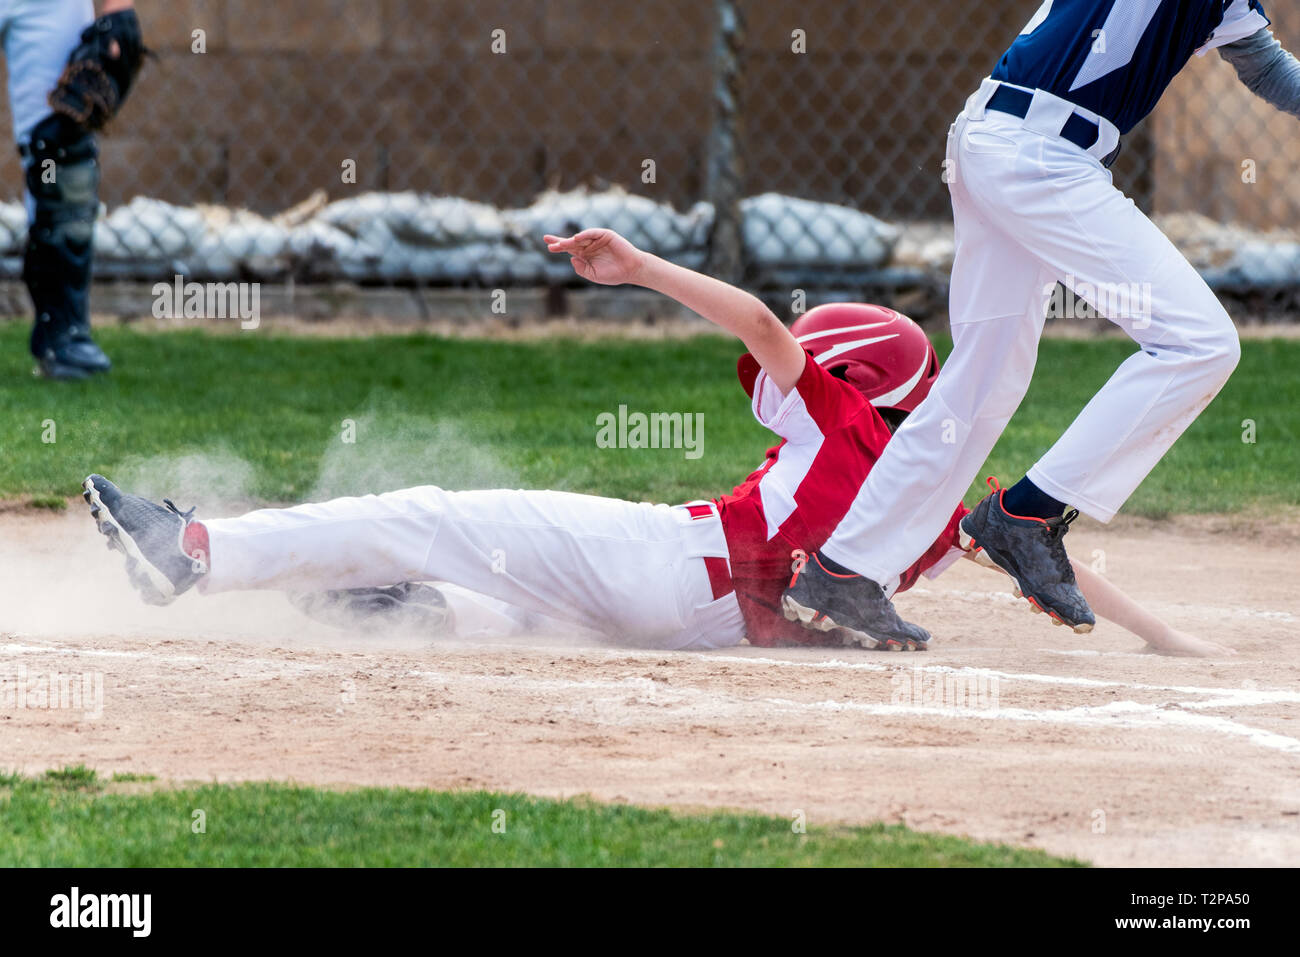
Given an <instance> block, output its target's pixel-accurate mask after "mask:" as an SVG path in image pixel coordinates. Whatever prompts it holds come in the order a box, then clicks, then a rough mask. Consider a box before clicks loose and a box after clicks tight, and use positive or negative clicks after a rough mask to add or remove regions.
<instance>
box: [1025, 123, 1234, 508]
mask: <svg viewBox="0 0 1300 957" xmlns="http://www.w3.org/2000/svg"><path fill="white" fill-rule="evenodd" d="M1070 149H1071V148H1070V147H1069V146H1068V145H1064V144H1062V145H1056V144H1049V146H1048V153H1047V155H1048V158H1049V162H1051V161H1053V160H1057V161H1062V164H1063V165H1064V161H1072V162H1073V164H1074V165H1075V167H1076V168H1077V169H1078V172H1074V173H1071V174H1070V175H1054V176H1053V179H1052V182H1053V184H1054V187H1055V188H1054V189H1052V190H1050V191H1044V192H1043V193H1042V195H1041V198H1040V200H1039V210H1040V213H1039V215H1037V216H1035V217H1034V218H1033V219H1032V220H1031V221H1028V222H1026V223H1025V233H1024V237H1025V242H1026V244H1027V245H1028V246H1029V247H1030V248H1031V249H1033V250H1034V252H1035V254H1036V255H1037V256H1038V257H1039V258H1040V259H1041V260H1042V261H1043V262H1044V264H1045V265H1047V266H1048V267H1049V268H1050V269H1052V270H1053V272H1054V273H1055V274H1056V275H1057V276H1059V277H1060V278H1061V279H1062V281H1064V282H1066V283H1067V284H1068V285H1070V286H1071V287H1072V288H1074V289H1075V290H1076V291H1077V292H1078V293H1079V295H1080V297H1081V298H1089V299H1091V300H1092V301H1093V303H1094V305H1096V306H1097V307H1098V308H1099V309H1101V310H1102V311H1103V312H1105V313H1106V314H1108V316H1109V318H1110V319H1111V320H1112V321H1113V322H1115V323H1116V324H1117V325H1119V326H1120V327H1121V328H1123V329H1124V331H1125V332H1127V333H1128V334H1129V335H1130V336H1131V337H1132V338H1133V339H1134V341H1136V342H1137V343H1138V345H1139V346H1140V347H1141V348H1140V349H1139V351H1137V352H1135V353H1134V354H1133V355H1132V356H1130V357H1129V358H1128V359H1127V360H1126V361H1125V362H1124V363H1123V364H1122V365H1121V366H1120V367H1119V369H1118V370H1117V371H1116V372H1115V374H1114V376H1112V377H1111V379H1110V381H1109V382H1107V383H1106V385H1105V386H1104V387H1103V388H1102V389H1101V391H1099V392H1098V393H1097V394H1096V395H1095V396H1094V397H1093V399H1092V400H1091V401H1090V402H1089V403H1088V405H1087V406H1086V407H1085V408H1084V410H1083V411H1082V412H1081V413H1080V414H1079V416H1078V418H1076V419H1075V421H1074V423H1073V424H1072V425H1071V426H1070V427H1069V429H1068V430H1067V431H1066V432H1065V434H1064V435H1062V436H1061V438H1060V439H1059V440H1058V441H1057V443H1056V444H1055V445H1054V446H1053V447H1052V449H1051V450H1050V451H1048V453H1047V454H1046V455H1045V456H1043V458H1042V459H1040V460H1039V461H1038V463H1037V464H1036V465H1035V466H1034V467H1033V468H1032V469H1030V470H1029V473H1028V476H1027V479H1028V482H1029V483H1032V485H1033V486H1034V487H1036V488H1037V489H1040V490H1041V491H1042V492H1043V493H1045V494H1046V495H1047V496H1050V497H1051V498H1052V499H1055V500H1058V501H1059V502H1064V503H1066V504H1068V505H1073V506H1075V507H1077V508H1078V509H1079V510H1081V511H1083V512H1085V513H1087V514H1088V515H1090V516H1092V517H1093V518H1096V519H1098V520H1100V521H1109V520H1110V519H1111V518H1112V517H1114V515H1115V513H1116V512H1117V511H1118V510H1119V508H1120V506H1122V505H1123V504H1124V502H1125V501H1126V500H1127V499H1128V497H1129V496H1130V495H1131V494H1132V493H1133V491H1134V490H1135V489H1136V488H1137V487H1138V485H1140V484H1141V482H1142V480H1143V479H1144V478H1146V476H1147V474H1148V473H1149V472H1150V471H1151V469H1152V468H1154V467H1155V465H1156V463H1157V462H1159V461H1160V459H1161V458H1162V457H1163V456H1164V454H1165V453H1166V452H1167V451H1168V450H1169V448H1170V447H1171V446H1172V445H1173V444H1174V442H1175V441H1176V440H1177V439H1178V437H1179V436H1180V435H1182V433H1183V432H1184V431H1185V430H1186V429H1187V427H1188V426H1189V425H1191V423H1192V422H1193V421H1194V420H1195V419H1196V417H1197V416H1198V415H1200V413H1201V412H1202V411H1203V410H1204V409H1205V407H1206V406H1207V405H1209V403H1210V402H1211V401H1212V400H1213V399H1214V397H1215V396H1216V395H1217V394H1218V393H1219V390H1220V389H1222V388H1223V385H1224V384H1225V383H1226V382H1227V380H1228V378H1229V376H1230V375H1231V374H1232V371H1233V369H1235V368H1236V365H1237V362H1238V360H1239V358H1240V354H1241V352H1240V344H1239V342H1238V339H1237V333H1236V329H1235V328H1234V326H1233V323H1232V320H1231V318H1230V317H1229V316H1228V313H1227V311H1226V310H1225V309H1224V308H1223V305H1222V304H1221V303H1220V302H1219V301H1218V299H1217V298H1216V297H1215V295H1214V293H1213V292H1212V291H1211V290H1210V288H1209V287H1208V286H1207V285H1206V284H1205V281H1204V280H1203V279H1202V278H1201V277H1200V275H1199V274H1198V273H1197V272H1196V270H1195V269H1194V268H1193V267H1192V266H1191V264H1190V263H1188V262H1187V260H1186V258H1185V257H1184V256H1183V255H1182V254H1181V253H1180V252H1179V251H1178V249H1177V247H1175V246H1174V244H1173V243H1172V242H1171V241H1170V240H1169V239H1168V237H1166V236H1165V235H1164V234H1163V233H1162V232H1161V231H1160V230H1159V228H1157V227H1156V226H1155V224H1154V223H1152V222H1151V221H1150V220H1149V219H1148V218H1147V217H1146V215H1144V214H1143V213H1142V211H1141V210H1139V209H1138V208H1137V206H1136V205H1134V203H1133V201H1132V200H1130V199H1128V198H1127V197H1125V196H1124V195H1123V194H1122V193H1121V192H1120V191H1119V190H1117V189H1115V188H1114V187H1113V185H1112V184H1111V178H1110V175H1109V173H1107V172H1105V171H1104V170H1102V168H1101V167H1100V166H1099V165H1098V164H1096V163H1095V162H1094V161H1091V160H1089V159H1086V158H1085V160H1082V161H1081V160H1078V159H1077V156H1078V154H1077V152H1075V153H1073V154H1072V155H1071V154H1066V153H1065V151H1067V150H1070ZM1084 164H1086V165H1084ZM1008 494H1010V493H1008ZM1053 507H1054V506H1053ZM1058 514H1059V512H1058Z"/></svg>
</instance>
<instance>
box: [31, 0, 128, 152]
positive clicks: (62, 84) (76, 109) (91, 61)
mask: <svg viewBox="0 0 1300 957" xmlns="http://www.w3.org/2000/svg"><path fill="white" fill-rule="evenodd" d="M148 52H149V51H148V50H147V49H146V48H145V45H144V36H143V35H142V34H141V32H140V20H139V18H138V17H136V15H135V11H134V10H119V11H117V12H116V13H110V14H108V15H106V16H102V17H100V18H99V19H98V20H96V21H95V22H94V23H92V24H91V25H90V26H88V27H86V29H85V30H84V31H82V34H81V42H80V43H78V44H77V47H76V49H74V50H73V51H72V54H71V55H70V56H69V57H68V65H67V67H66V68H65V69H64V71H63V76H61V77H60V78H59V85H58V86H56V87H55V88H54V91H53V92H52V93H51V94H50V106H51V108H53V110H54V112H55V113H58V114H61V115H63V116H66V117H68V118H69V119H71V120H72V121H73V122H75V123H76V124H77V125H79V126H81V127H82V128H83V129H86V130H90V131H91V132H95V131H97V130H102V129H103V128H104V126H105V125H107V123H108V121H109V120H111V119H112V118H113V117H114V116H116V115H117V111H118V110H119V109H121V107H122V103H123V102H124V101H125V100H126V95H127V93H129V92H130V90H131V84H132V83H133V82H134V81H135V78H136V74H138V73H139V72H140V66H141V65H142V64H143V62H144V57H145V55H146V54H147V53H148Z"/></svg>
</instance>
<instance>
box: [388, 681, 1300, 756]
mask: <svg viewBox="0 0 1300 957" xmlns="http://www.w3.org/2000/svg"><path fill="white" fill-rule="evenodd" d="M742 660H753V659H742ZM881 670H884V669H881ZM949 670H951V669H949ZM407 675H408V676H411V677H421V678H426V679H428V680H430V681H434V682H438V683H440V684H461V685H462V686H463V685H467V684H468V685H477V686H482V687H491V688H493V689H499V690H503V691H512V692H515V693H531V694H538V695H541V696H543V697H546V698H550V699H553V698H554V696H555V695H556V694H557V693H558V694H564V693H571V692H584V693H592V692H599V693H604V694H606V695H609V696H610V697H605V698H594V697H592V698H587V699H586V700H584V701H583V702H581V703H579V704H578V705H576V706H573V705H570V706H560V710H563V711H566V712H569V713H574V714H578V715H580V716H594V717H596V718H598V719H602V723H605V724H620V725H636V724H639V723H641V719H642V717H643V716H642V715H638V714H637V713H636V712H635V711H634V710H632V709H630V708H629V706H630V705H641V706H648V707H656V708H663V709H667V710H669V711H673V710H676V711H677V714H679V715H680V717H682V718H683V719H687V720H701V719H704V718H709V717H713V718H717V717H727V716H731V715H735V714H737V713H745V714H752V713H753V711H754V709H755V707H759V708H772V709H778V710H781V711H786V712H791V711H793V712H827V711H830V712H853V713H855V714H864V715H871V716H878V717H908V716H911V717H926V718H945V719H954V718H969V719H977V720H982V721H1013V722H1034V723H1039V724H1053V725H1068V726H1073V727H1095V728H1130V729H1134V728H1136V729H1160V728H1169V727H1175V728H1183V729H1185V730H1189V731H1194V732H1200V733H1208V734H1220V735H1226V736H1230V737H1235V738H1241V739H1243V740H1245V741H1246V742H1248V743H1250V744H1253V745H1255V746H1257V747H1262V748H1267V749H1269V750H1273V751H1281V752H1283V753H1286V754H1300V739H1297V738H1293V737H1288V736H1287V735H1283V734H1277V733H1275V732H1272V731H1268V730H1266V729H1263V728H1255V727H1252V726H1250V725H1246V724H1242V723H1241V722H1238V721H1233V720H1231V719H1229V718H1224V717H1220V716H1217V715H1205V714H1194V713H1192V712H1190V711H1186V710H1183V708H1185V707H1187V706H1185V705H1182V706H1177V705H1176V706H1172V707H1171V706H1170V705H1169V704H1167V703H1159V704H1151V703H1144V702H1138V701H1113V702H1109V703H1107V704H1104V705H1081V706H1076V707H1071V708H1062V709H1051V708H1047V709H1032V708H1003V707H1000V706H999V707H989V708H969V707H927V706H924V705H903V704H893V703H889V704H886V703H883V702H882V703H868V702H863V701H853V700H849V701H829V700H827V701H792V700H790V699H786V698H738V697H735V696H733V695H727V694H720V693H718V692H716V691H705V690H703V689H700V688H691V687H680V686H669V685H664V684H663V683H660V682H656V681H654V680H652V679H650V678H641V677H630V678H621V679H613V680H609V679H605V680H601V679H595V680H585V681H576V680H572V679H567V678H527V677H524V676H521V675H476V674H464V673H460V672H442V671H409V672H407ZM555 704H556V706H559V703H558V702H556V703H555Z"/></svg>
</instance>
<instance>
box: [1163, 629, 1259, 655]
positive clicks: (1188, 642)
mask: <svg viewBox="0 0 1300 957" xmlns="http://www.w3.org/2000/svg"><path fill="white" fill-rule="evenodd" d="M1147 650H1148V651H1150V652H1152V653H1153V654H1157V655H1171V656H1176V657H1182V658H1226V657H1229V656H1231V655H1235V654H1236V653H1237V652H1236V651H1235V650H1234V649H1232V648H1229V647H1228V646H1227V645H1221V644H1219V643H1218V642H1215V641H1206V640H1205V639H1204V638H1194V637H1193V636H1191V635H1188V634H1184V633H1183V632H1181V631H1177V630H1175V629H1173V628H1170V629H1169V630H1168V631H1167V632H1166V633H1165V635H1164V636H1163V637H1161V639H1160V641H1159V642H1155V641H1148V642H1147Z"/></svg>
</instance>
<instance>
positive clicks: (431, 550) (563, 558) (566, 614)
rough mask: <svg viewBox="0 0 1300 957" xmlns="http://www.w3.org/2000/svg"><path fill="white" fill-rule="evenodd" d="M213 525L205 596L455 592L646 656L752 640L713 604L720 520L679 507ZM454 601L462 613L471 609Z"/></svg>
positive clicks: (729, 608) (390, 500) (327, 515)
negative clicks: (447, 586)
mask: <svg viewBox="0 0 1300 957" xmlns="http://www.w3.org/2000/svg"><path fill="white" fill-rule="evenodd" d="M203 524H204V525H205V526H206V527H207V529H208V536H209V543H210V546H211V556H210V557H211V562H210V565H211V571H210V572H209V574H208V575H207V576H206V577H205V579H204V582H203V585H202V590H203V591H205V592H208V593H213V592H221V591H232V590H239V589H273V590H281V591H306V590H317V589H335V588H359V587H364V586H376V585H392V584H395V583H398V582H404V581H436V582H449V583H451V584H453V585H457V586H461V588H463V589H465V590H467V591H468V592H470V593H473V594H476V595H480V596H486V597H487V598H489V599H495V600H496V601H497V602H501V603H504V608H503V606H497V608H496V609H495V610H497V611H503V610H505V609H506V608H509V609H516V610H518V611H520V612H524V613H528V614H532V615H540V616H545V617H546V618H550V619H556V620H559V621H563V622H569V623H572V624H574V625H577V626H579V627H582V628H586V629H592V630H595V631H598V632H601V633H603V634H605V635H607V636H609V637H611V638H613V639H615V640H618V641H621V642H625V643H629V644H635V645H639V646H644V647H654V648H664V649H687V648H689V649H706V648H721V647H729V646H731V645H735V644H738V643H739V642H740V641H741V640H742V639H743V638H744V636H745V629H744V620H743V618H742V616H741V612H740V606H739V603H738V602H737V601H736V596H735V594H734V593H733V594H730V595H727V596H725V597H723V598H720V599H717V600H715V599H714V597H713V588H712V585H711V584H710V581H709V574H708V569H707V567H706V565H705V562H704V558H706V557H718V558H726V557H727V541H726V536H725V535H724V534H723V530H722V522H721V521H720V520H719V519H718V517H717V515H716V513H715V514H712V515H710V516H708V517H705V518H703V519H698V518H692V516H691V515H690V513H689V512H687V510H686V509H685V508H683V507H670V506H667V505H647V504H638V503H634V502H623V501H618V500H615V499H606V498H595V497H593V496H589V495H574V494H571V493H568V492H523V491H480V492H448V491H444V490H443V489H440V488H437V487H435V486H422V487H420V488H412V489H404V490H402V491H399V492H389V493H387V494H385V495H367V496H364V497H361V498H340V499H335V500H334V501H331V502H324V503H321V504H316V505H299V506H296V507H294V508H286V509H262V510H260V511H255V512H250V513H249V514H247V515H243V516H241V517H239V518H230V519H219V520H215V521H204V523H203ZM450 591H451V594H450V596H449V597H450V599H451V600H452V601H453V602H456V601H458V600H460V599H461V598H463V594H462V593H461V592H459V590H457V589H452V590H450ZM489 604H490V603H489ZM454 607H455V605H453V608H454ZM515 617H516V619H517V616H515Z"/></svg>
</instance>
